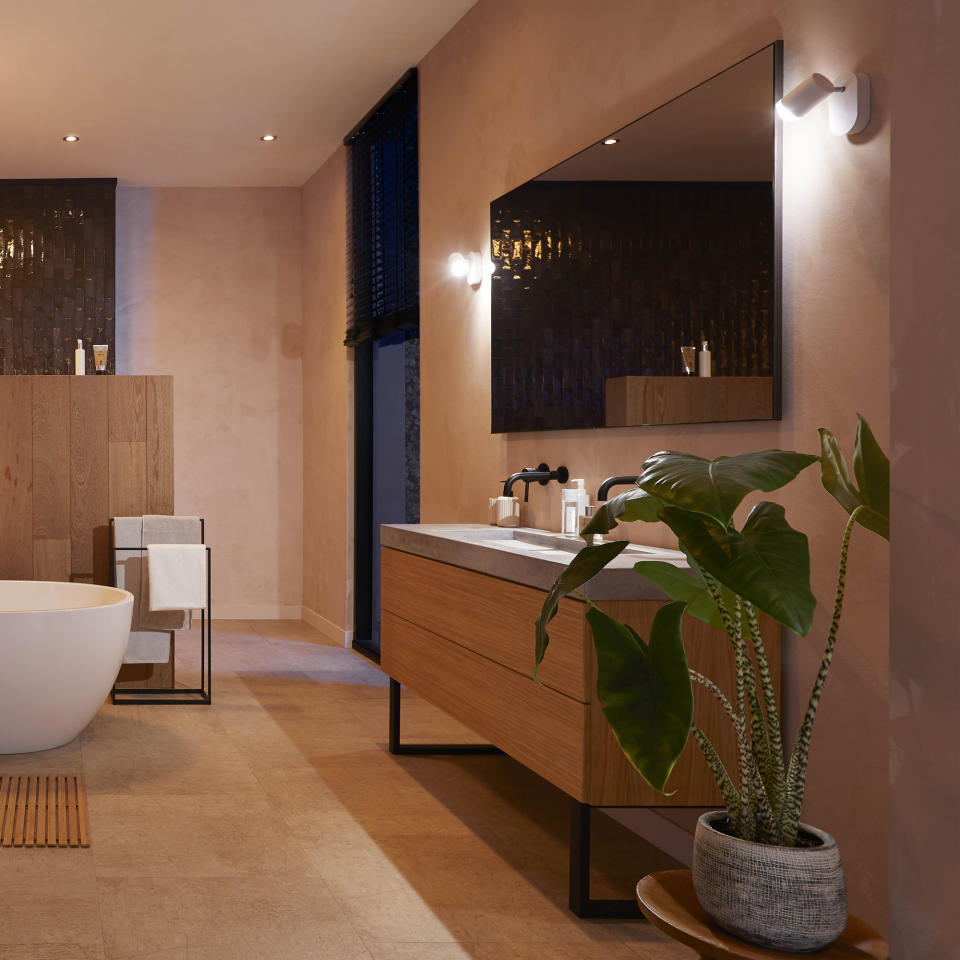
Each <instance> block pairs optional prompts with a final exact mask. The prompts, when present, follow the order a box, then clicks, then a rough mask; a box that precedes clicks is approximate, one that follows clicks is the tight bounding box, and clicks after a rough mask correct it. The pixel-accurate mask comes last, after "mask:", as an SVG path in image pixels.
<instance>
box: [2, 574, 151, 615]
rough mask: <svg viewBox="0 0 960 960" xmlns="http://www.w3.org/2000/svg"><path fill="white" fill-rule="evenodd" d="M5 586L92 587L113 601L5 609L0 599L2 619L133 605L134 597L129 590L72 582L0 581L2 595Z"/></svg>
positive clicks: (100, 584)
mask: <svg viewBox="0 0 960 960" xmlns="http://www.w3.org/2000/svg"><path fill="white" fill-rule="evenodd" d="M6 584H31V585H34V586H41V585H46V584H49V585H50V586H53V587H54V588H56V587H58V586H64V585H66V586H69V587H71V588H73V587H80V588H84V587H94V588H96V589H97V590H99V591H109V593H110V594H113V595H114V597H113V599H110V600H108V601H107V602H106V603H95V604H92V605H90V604H88V605H86V606H82V607H28V606H24V607H16V608H13V609H7V608H5V607H4V606H3V601H2V599H0V617H3V615H4V614H25V613H29V614H37V613H51V614H52V613H83V611H85V610H103V609H106V608H109V607H116V606H120V605H122V604H124V603H127V602H129V603H133V600H134V596H133V594H132V593H131V592H130V591H129V590H124V589H123V588H122V587H111V586H109V585H108V584H105V583H78V582H75V581H72V580H0V593H2V590H3V587H4V586H5V585H6Z"/></svg>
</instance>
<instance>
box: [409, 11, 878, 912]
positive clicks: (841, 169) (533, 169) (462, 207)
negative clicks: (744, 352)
mask: <svg viewBox="0 0 960 960" xmlns="http://www.w3.org/2000/svg"><path fill="white" fill-rule="evenodd" d="M890 32H891V31H890V9H889V5H888V4H887V3H878V2H873V0H845V2H844V3H842V4H838V3H835V2H832V0H792V2H772V0H770V2H762V0H754V2H746V0H744V2H739V3H730V2H726V3H720V2H707V0H691V2H687V3H684V4H664V3H660V2H652V0H639V2H638V0H605V2H603V3H599V4H593V5H590V6H589V7H585V6H584V5H583V4H582V3H580V2H576V0H527V2H525V3H522V4H510V5H504V4H501V3H495V2H492V0H481V2H480V3H478V4H477V5H476V6H475V7H474V8H473V9H472V10H471V11H470V12H469V13H468V14H467V15H466V16H465V17H464V18H463V20H461V21H460V22H459V23H458V24H457V25H456V27H455V28H454V29H453V30H452V31H451V32H450V33H449V34H448V35H447V36H446V37H445V38H444V39H443V40H442V41H441V42H440V43H439V44H438V45H437V46H436V47H435V48H434V49H433V50H432V51H431V52H430V53H429V54H428V55H427V56H426V58H425V59H424V60H423V62H422V63H421V65H420V66H421V73H420V90H421V93H420V98H421V121H420V123H421V126H420V136H421V146H420V156H421V180H420V190H421V334H422V347H421V349H422V405H421V417H422V475H423V481H422V518H423V520H424V521H425V522H426V521H436V522H449V521H482V520H484V519H485V509H486V503H487V498H488V497H489V496H491V495H494V494H495V493H496V491H497V485H498V481H500V480H502V479H503V477H504V476H505V475H506V474H507V473H509V472H511V471H513V470H517V469H519V468H520V467H522V466H524V465H527V464H535V463H538V462H539V461H541V460H546V461H548V462H549V463H550V464H551V465H556V464H557V463H564V464H566V465H567V466H568V467H569V468H570V471H571V475H572V476H575V477H584V478H586V481H587V486H588V488H589V489H591V490H593V491H595V490H596V487H597V484H598V483H599V482H600V480H602V479H603V478H604V477H605V476H608V475H610V474H616V473H628V472H630V471H632V470H636V469H637V468H638V467H639V465H640V463H641V462H642V461H643V459H644V458H645V457H646V456H648V455H649V454H651V453H653V452H654V451H656V450H659V449H662V448H667V447H672V448H680V449H687V450H691V451H693V452H696V453H698V454H701V455H704V456H713V455H717V454H721V453H734V452H740V451H744V450H748V449H762V448H765V447H771V446H779V447H786V448H795V449H801V450H809V451H815V450H816V448H817V435H816V428H817V427H818V426H821V425H824V426H829V427H830V428H832V429H833V430H835V431H836V432H837V433H839V434H840V436H841V438H842V440H843V441H844V442H845V443H847V444H848V445H849V444H850V442H852V426H853V424H854V421H855V414H856V413H857V412H858V411H859V412H862V413H863V414H864V415H865V416H866V417H867V418H868V419H869V420H870V422H871V424H872V425H873V427H874V429H875V431H876V433H877V435H878V437H879V438H880V439H881V442H882V443H883V444H884V445H886V443H887V437H888V430H889V392H888V363H889V345H888V337H889V307H888V259H889V227H888V192H889V176H890V163H889V122H888V114H887V99H886V98H887V84H886V74H887V71H888V68H889V58H890V54H889V46H890V42H891V37H890ZM779 37H782V38H783V39H784V41H785V48H786V71H785V83H786V86H787V88H788V89H789V88H790V87H791V86H792V85H794V84H796V83H797V82H799V81H800V80H801V79H803V78H804V77H805V76H806V75H808V74H809V73H810V72H812V71H814V70H817V71H820V72H824V73H826V74H828V75H833V74H838V73H841V72H844V71H847V70H851V69H856V70H859V71H863V72H868V73H870V74H871V75H872V77H873V81H874V93H875V104H874V109H875V117H874V121H873V123H872V125H871V126H870V128H869V129H868V130H867V131H866V132H865V133H864V134H861V135H860V136H858V137H856V138H854V139H855V141H856V142H850V141H848V140H847V139H846V138H835V137H833V136H831V135H830V134H829V132H828V131H827V128H826V116H825V115H824V113H823V112H822V111H819V112H818V113H816V114H814V115H812V116H810V117H809V118H807V120H806V121H805V122H803V123H799V124H795V125H792V126H790V127H789V128H788V129H787V130H786V131H785V135H784V194H783V196H784V212H783V237H784V363H785V371H786V376H785V385H784V388H785V394H784V410H785V415H784V419H783V421H782V422H781V423H757V424H745V425H744V424H738V425H729V426H728V425H719V426H718V425H711V426H690V427H664V428H642V429H618V430H605V431H590V432H560V433H541V434H517V435H506V436H491V435H490V433H489V416H490V413H489V411H490V351H489V295H488V288H487V287H486V285H484V287H483V289H482V290H481V291H480V292H479V293H478V292H474V291H473V290H471V289H470V288H469V287H468V286H467V285H466V284H464V283H463V282H462V281H456V280H454V279H452V278H451V277H450V276H449V275H448V273H447V271H446V258H447V256H448V254H449V253H451V252H452V251H455V250H471V249H473V250H483V249H486V245H487V243H488V218H489V202H490V200H491V199H493V198H494V197H497V196H499V195H501V194H502V193H504V192H505V191H507V190H509V189H511V188H513V187H515V186H517V185H518V184H519V183H521V182H523V181H525V180H527V179H528V178H530V177H532V176H535V175H536V174H538V173H539V172H541V171H542V170H544V169H546V168H547V167H549V166H551V165H552V164H554V163H556V162H558V161H559V160H561V159H563V158H564V157H567V156H569V155H570V154H572V153H574V152H575V151H576V150H578V149H580V148H582V147H583V146H585V145H587V144H589V143H591V142H594V141H596V140H597V139H599V138H600V137H602V136H603V135H604V134H606V133H607V132H608V131H610V130H613V129H616V128H617V127H619V126H621V125H623V124H624V123H626V122H628V121H629V120H631V119H633V118H635V117H637V116H639V115H640V114H642V113H643V112H645V111H646V110H648V109H650V108H652V107H654V106H656V105H658V104H659V103H661V102H663V101H664V100H666V99H668V98H669V97H671V96H674V95H676V94H678V93H680V92H682V91H683V90H685V89H687V88H688V87H690V86H691V85H693V84H694V83H696V82H698V81H700V80H703V79H705V78H706V77H708V76H710V75H711V74H713V73H715V72H717V71H719V70H721V69H723V68H724V67H726V66H728V65H729V64H730V63H732V62H734V61H736V60H737V59H739V58H741V57H743V56H745V55H747V54H749V53H751V52H753V51H754V50H756V49H758V48H759V47H761V46H763V45H764V44H766V43H769V42H770V41H772V40H774V39H776V38H779ZM451 468H452V469H453V474H454V476H455V478H456V479H454V480H451ZM785 502H786V504H787V507H788V511H789V516H790V519H791V521H792V522H793V523H794V524H795V525H796V526H798V527H799V528H800V529H803V530H804V531H806V532H807V533H808V534H809V536H810V540H811V548H812V554H813V564H814V583H815V592H816V593H817V594H818V596H819V597H820V598H821V602H820V607H819V615H818V617H817V621H816V625H815V627H814V630H813V631H812V633H811V635H810V637H809V638H807V639H803V640H800V639H795V638H794V639H792V640H789V641H788V642H787V644H786V656H785V662H786V671H787V672H786V679H785V705H786V711H787V714H788V717H789V718H790V721H791V726H792V724H793V723H794V722H795V721H796V719H797V718H798V716H799V714H800V713H801V712H802V709H803V706H804V705H805V699H806V697H807V695H808V692H809V686H810V683H811V682H812V679H813V674H814V672H815V669H816V662H817V660H818V659H819V653H820V650H821V648H822V642H823V639H824V636H825V630H826V625H827V623H828V620H829V607H830V605H831V598H832V585H833V578H834V575H835V568H836V564H837V552H838V547H839V538H840V535H841V531H842V527H843V522H844V517H843V514H842V511H841V510H840V508H839V507H837V506H836V505H835V504H834V503H833V502H832V501H831V500H830V499H829V498H828V497H827V495H826V494H825V492H824V491H823V490H822V489H821V488H820V486H819V483H818V478H817V476H816V474H815V473H814V472H813V471H812V470H811V471H809V472H808V474H807V475H805V476H804V477H803V478H802V480H801V481H800V482H798V483H797V484H796V486H795V488H794V489H792V490H791V492H790V493H789V494H788V495H787V496H786V497H785ZM558 511H559V500H558V491H557V488H556V487H555V486H554V487H553V488H551V489H548V490H544V489H542V488H539V487H538V488H535V489H534V490H533V491H532V492H531V498H530V505H529V508H528V509H527V511H526V516H525V518H524V519H525V522H527V523H530V524H532V525H535V526H540V527H547V528H552V529H557V528H558V526H559V514H558ZM644 533H645V534H647V535H648V536H649V535H650V530H649V529H647V530H645V531H644ZM651 539H652V537H651ZM658 539H659V540H660V541H661V542H667V538H666V533H660V534H659V535H658ZM886 558H887V548H886V545H885V544H883V543H882V542H881V541H879V539H878V538H876V537H873V536H872V535H871V534H867V533H863V534H860V533H858V535H857V537H856V539H855V542H854V544H853V548H852V555H851V576H850V579H849V588H848V601H847V611H846V618H845V621H844V629H843V631H842V634H841V639H840V646H839V652H838V655H837V658H836V660H835V667H834V671H833V675H832V678H831V681H830V683H829V685H828V689H827V693H826V697H825V701H824V704H823V707H822V710H821V716H820V718H819V724H818V728H817V731H816V734H815V737H814V747H813V758H812V762H811V769H810V778H809V793H808V801H807V805H806V808H805V817H806V819H807V820H808V821H809V822H812V823H815V824H817V825H819V826H821V827H823V828H825V829H828V830H830V831H831V832H833V833H834V834H835V835H836V836H837V838H838V840H839V843H840V845H841V849H842V852H843V855H844V860H845V864H846V868H847V875H848V881H849V885H850V895H851V905H852V908H853V910H854V911H856V912H857V913H859V914H861V915H862V916H864V917H866V918H867V919H868V920H869V921H871V922H873V923H874V924H876V925H878V926H880V927H883V926H884V925H885V922H886V912H887V905H886V887H887V856H886V845H887V799H886V791H887V746H886V736H885V730H886V722H887V705H886V691H887V676H888V666H887V661H888V629H887V605H886V594H887V585H888V568H887V559H886Z"/></svg>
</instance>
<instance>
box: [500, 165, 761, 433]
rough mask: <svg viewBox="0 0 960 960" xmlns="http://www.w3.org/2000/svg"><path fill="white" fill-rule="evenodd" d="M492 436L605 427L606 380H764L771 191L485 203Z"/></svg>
mask: <svg viewBox="0 0 960 960" xmlns="http://www.w3.org/2000/svg"><path fill="white" fill-rule="evenodd" d="M490 209H491V216H490V221H491V230H490V235H491V240H492V256H493V261H494V264H495V267H496V270H495V273H494V276H493V283H492V292H491V305H492V317H491V329H492V365H493V371H492V387H493V416H492V425H493V432H494V433H502V432H506V431H513V430H542V429H560V428H575V427H599V426H602V425H603V422H604V418H603V397H604V381H605V380H606V379H607V378H608V377H621V376H629V375H633V376H669V375H672V374H677V375H680V374H681V367H680V360H681V358H680V346H681V345H682V344H696V346H697V347H698V349H699V346H700V342H701V340H703V339H706V340H707V341H708V342H709V344H710V350H711V352H712V354H713V373H714V376H771V374H772V357H773V353H772V351H773V230H774V211H773V189H772V186H771V184H770V183H768V182H758V183H754V182H742V183H726V182H724V183H707V182H703V183H701V182H697V183H686V182H603V181H576V182H552V183H551V182H533V183H528V184H524V185H523V186H522V187H518V188H517V189H516V190H513V191H511V192H510V193H508V194H506V195H505V196H503V197H501V198H500V199H499V200H495V201H494V202H493V203H492V204H491V208H490Z"/></svg>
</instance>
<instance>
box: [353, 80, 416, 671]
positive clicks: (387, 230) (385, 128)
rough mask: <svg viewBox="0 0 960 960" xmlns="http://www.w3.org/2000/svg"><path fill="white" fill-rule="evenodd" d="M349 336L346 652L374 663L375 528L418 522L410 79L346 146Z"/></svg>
mask: <svg viewBox="0 0 960 960" xmlns="http://www.w3.org/2000/svg"><path fill="white" fill-rule="evenodd" d="M344 142H345V143H346V144H347V146H348V149H349V159H348V163H347V177H348V184H347V204H348V209H347V226H348V237H347V243H348V255H347V270H348V277H347V335H346V339H345V341H344V342H345V343H346V344H347V345H348V346H352V347H353V351H354V364H355V376H354V391H355V410H354V414H355V440H354V442H355V450H354V468H355V484H356V489H355V504H356V509H355V518H354V519H355V523H354V537H355V544H354V549H355V569H354V631H353V637H354V639H353V645H354V647H356V648H357V649H359V650H360V651H362V652H363V653H366V654H367V655H369V656H371V657H373V658H375V659H377V658H379V654H380V524H381V523H416V522H417V521H418V520H419V518H420V349H419V348H420V341H419V324H420V253H419V239H420V219H419V159H418V124H417V74H416V71H415V70H410V71H408V72H407V73H406V74H405V75H404V76H403V78H402V79H401V80H400V82H399V83H398V84H397V85H396V86H395V87H394V88H393V89H392V90H391V91H390V92H389V93H388V94H387V95H386V97H384V98H383V100H381V101H380V103H378V104H377V106H376V107H374V109H373V110H372V111H371V112H370V113H369V114H368V115H367V116H366V117H365V118H364V119H363V120H362V121H361V122H360V124H359V125H358V126H357V127H356V128H355V129H354V130H353V132H352V133H351V134H350V135H349V136H348V137H347V138H346V140H345V141H344Z"/></svg>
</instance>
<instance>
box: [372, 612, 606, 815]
mask: <svg viewBox="0 0 960 960" xmlns="http://www.w3.org/2000/svg"><path fill="white" fill-rule="evenodd" d="M381 629H382V637H381V640H382V651H381V662H380V665H381V668H382V669H383V670H384V672H386V673H388V674H389V675H390V676H391V677H393V678H394V679H396V680H399V681H400V682H401V683H405V684H408V685H409V686H410V688H411V689H412V690H415V691H416V692H417V693H419V694H420V695H421V696H422V697H423V698H424V699H425V700H429V701H430V702H431V703H433V704H434V705H435V706H438V707H439V708H440V709H441V710H444V711H446V712H447V713H449V714H450V715H451V716H452V717H455V718H456V719H457V720H459V721H460V722H461V723H463V724H465V725H466V726H468V727H470V729H471V730H474V731H476V732H477V733H478V734H480V735H481V736H483V737H486V738H487V739H488V740H489V741H490V742H491V743H493V744H496V746H498V747H500V748H501V749H502V750H503V751H504V752H506V753H508V754H509V755H510V756H511V757H514V758H515V759H516V760H519V761H520V763H522V764H524V766H527V767H529V768H530V769H531V770H534V771H535V772H536V773H538V774H540V776H542V777H544V778H545V779H547V780H549V781H550V782H551V783H553V784H555V785H556V786H558V787H559V788H560V789H561V790H564V791H566V792H567V793H569V794H570V795H571V796H572V797H576V798H577V799H579V800H583V799H584V764H585V758H586V744H585V742H584V732H585V730H586V729H587V723H586V720H585V712H586V710H587V709H588V707H587V706H586V705H585V704H582V703H580V702H578V701H577V700H574V699H573V698H572V697H565V696H564V695H563V694H562V693H557V691H556V690H551V689H550V688H549V687H544V686H542V685H541V684H538V683H536V682H535V681H533V680H531V679H530V678H529V677H525V676H522V675H520V674H519V673H515V672H514V671H512V670H508V669H506V668H504V667H502V666H500V664H498V663H495V662H494V661H492V660H488V659H487V658H486V657H481V656H480V655H479V654H476V653H473V652H472V651H470V650H466V649H465V648H463V647H461V646H459V645H458V644H455V643H450V642H449V641H447V640H445V639H444V638H443V637H438V636H436V635H435V634H432V633H430V632H429V631H427V630H424V629H423V628H422V627H418V626H416V624H413V623H408V622H407V621H406V620H402V619H401V618H400V617H397V616H394V615H393V614H391V613H388V612H386V611H385V612H384V614H383V619H382V622H381Z"/></svg>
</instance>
